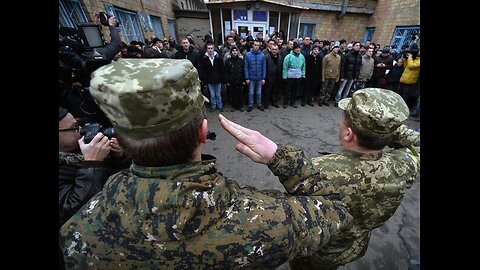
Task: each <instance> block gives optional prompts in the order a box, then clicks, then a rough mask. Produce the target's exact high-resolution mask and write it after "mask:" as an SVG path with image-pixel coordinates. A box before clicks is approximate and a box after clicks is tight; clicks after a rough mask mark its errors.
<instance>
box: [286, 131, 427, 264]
mask: <svg viewBox="0 0 480 270" xmlns="http://www.w3.org/2000/svg"><path fill="white" fill-rule="evenodd" d="M391 146H392V147H393V149H391V150H390V151H384V152H382V153H380V154H375V155H372V154H361V153H357V152H351V151H341V152H340V153H336V154H330V155H325V156H321V157H316V158H313V159H312V162H313V163H314V165H315V166H316V167H317V168H318V169H319V170H320V173H321V176H322V179H325V180H327V181H328V182H329V183H330V184H331V185H332V186H334V187H335V189H336V191H337V192H339V193H340V194H341V196H342V201H343V202H345V203H346V204H347V205H348V206H349V209H350V210H349V213H351V214H352V216H353V217H354V222H353V226H352V227H351V228H349V229H347V230H343V231H342V232H341V233H340V234H339V235H338V236H337V237H335V239H332V240H331V241H330V242H329V243H328V244H327V245H325V246H323V247H322V248H321V249H320V250H319V251H318V252H316V253H315V254H314V255H313V256H310V257H307V258H298V259H296V260H294V261H292V262H291V265H292V268H293V269H335V268H336V267H337V266H341V265H344V264H346V263H348V262H351V261H353V260H355V259H357V258H359V257H361V256H363V255H364V254H365V252H366V250H367V247H368V242H369V241H370V235H371V231H372V230H373V229H375V228H377V227H380V226H381V225H383V223H385V221H387V220H388V219H389V218H390V217H391V216H392V215H393V214H394V213H395V211H396V209H397V208H398V206H399V205H400V203H401V201H402V198H403V196H404V194H405V191H406V190H407V189H408V188H410V187H411V185H412V184H413V182H414V181H415V179H416V178H417V176H418V174H419V171H420V154H419V153H420V133H418V132H416V131H414V130H411V129H408V128H407V127H406V126H405V125H402V126H400V127H399V128H398V129H397V131H396V134H395V138H394V141H393V143H392V145H391Z"/></svg>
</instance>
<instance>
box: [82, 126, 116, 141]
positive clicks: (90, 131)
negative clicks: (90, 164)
mask: <svg viewBox="0 0 480 270" xmlns="http://www.w3.org/2000/svg"><path fill="white" fill-rule="evenodd" d="M99 132H101V133H103V135H105V136H107V138H108V139H111V138H112V137H113V136H115V129H114V128H113V127H109V128H103V127H102V125H100V124H99V123H86V124H85V126H83V127H82V129H81V130H80V135H82V136H85V137H84V138H83V141H84V142H85V143H90V142H91V141H92V140H93V138H94V137H95V135H97V133H99Z"/></svg>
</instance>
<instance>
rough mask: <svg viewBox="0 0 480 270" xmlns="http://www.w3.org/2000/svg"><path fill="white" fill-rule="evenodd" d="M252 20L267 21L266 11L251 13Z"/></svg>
mask: <svg viewBox="0 0 480 270" xmlns="http://www.w3.org/2000/svg"><path fill="white" fill-rule="evenodd" d="M252 17H253V20H254V21H260V22H266V21H267V12H266V11H256V10H254V11H253V15H252Z"/></svg>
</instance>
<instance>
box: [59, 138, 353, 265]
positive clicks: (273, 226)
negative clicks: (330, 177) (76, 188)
mask: <svg viewBox="0 0 480 270" xmlns="http://www.w3.org/2000/svg"><path fill="white" fill-rule="evenodd" d="M268 166H269V168H270V169H271V171H272V172H273V173H274V174H275V175H278V176H279V178H280V181H281V182H282V184H283V185H284V186H285V188H286V190H288V191H290V192H292V191H295V192H297V191H300V190H301V189H302V185H300V184H299V183H301V182H302V181H306V180H308V182H309V183H313V184H312V185H310V186H309V190H302V193H304V194H307V193H308V196H292V195H290V194H286V193H282V192H279V191H275V190H265V191H259V190H257V189H255V188H253V187H240V186H239V185H238V184H237V183H236V182H235V181H233V180H232V179H230V178H228V177H225V176H223V175H222V174H221V173H220V172H218V171H217V169H216V166H215V160H214V159H211V160H204V161H200V162H196V163H191V164H183V165H178V166H169V167H160V168H151V167H141V166H137V165H135V164H133V165H132V166H131V167H130V169H129V170H124V171H121V172H119V173H117V174H115V175H113V176H111V177H110V178H109V179H108V180H107V183H106V184H105V186H104V188H103V190H102V191H101V192H100V193H98V194H97V195H95V196H94V197H93V198H92V199H91V200H90V201H89V202H88V203H86V204H85V205H84V207H83V208H82V209H80V210H79V211H78V212H77V213H76V214H75V215H74V216H73V217H72V218H71V219H70V220H68V221H67V223H65V225H64V226H63V227H62V228H61V231H60V247H61V249H62V251H63V256H64V260H65V264H66V267H67V269H241V268H242V269H243V268H252V269H258V268H273V267H276V266H278V265H280V264H282V263H284V262H286V261H287V260H291V259H293V258H294V257H296V256H306V255H311V254H313V252H315V251H317V250H318V249H319V248H320V247H321V246H323V245H325V244H326V243H327V242H328V240H329V239H330V238H331V237H334V236H336V235H337V234H338V232H339V231H340V230H341V229H343V228H344V227H348V226H350V225H351V221H352V217H351V216H350V215H349V214H348V213H347V211H346V207H345V204H344V203H342V202H341V201H335V200H328V199H326V198H325V197H324V196H323V195H325V196H327V195H326V194H329V193H331V192H332V188H331V187H330V186H329V185H328V183H327V182H325V181H322V180H321V179H320V175H319V173H318V171H317V170H316V169H315V168H314V167H313V166H312V164H311V162H310V161H309V160H307V159H305V158H304V155H303V152H301V151H297V150H296V149H294V148H293V147H289V146H280V147H279V148H278V150H277V152H276V154H275V156H274V158H273V160H272V161H271V162H270V163H269V164H268ZM284 176H285V177H284ZM287 179H288V180H287Z"/></svg>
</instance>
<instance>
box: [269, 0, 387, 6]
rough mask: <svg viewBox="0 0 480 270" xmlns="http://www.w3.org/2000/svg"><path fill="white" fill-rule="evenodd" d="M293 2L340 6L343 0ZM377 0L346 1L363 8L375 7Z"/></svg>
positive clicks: (349, 4) (297, 0)
mask: <svg viewBox="0 0 480 270" xmlns="http://www.w3.org/2000/svg"><path fill="white" fill-rule="evenodd" d="M278 2H287V1H282V0H280V1H278ZM293 2H299V3H315V4H322V5H334V6H342V5H343V0H293ZM377 2H379V1H377V0H350V1H348V6H349V7H365V8H375V6H376V5H377Z"/></svg>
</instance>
